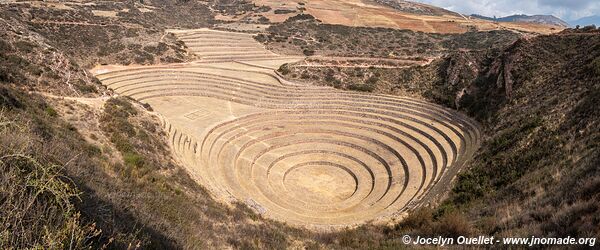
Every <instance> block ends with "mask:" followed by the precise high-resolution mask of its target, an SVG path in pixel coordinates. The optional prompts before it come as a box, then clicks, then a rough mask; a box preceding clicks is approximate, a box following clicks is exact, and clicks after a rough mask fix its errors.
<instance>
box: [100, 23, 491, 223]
mask: <svg viewBox="0 0 600 250" xmlns="http://www.w3.org/2000/svg"><path fill="white" fill-rule="evenodd" d="M171 32H173V33H175V35H176V36H177V37H178V38H179V39H181V40H182V41H184V42H185V44H186V45H187V46H188V48H189V49H190V50H191V51H192V52H193V53H195V54H196V55H197V56H198V57H199V58H201V59H200V60H199V61H195V62H192V63H187V64H173V65H162V66H148V67H123V68H115V67H112V68H110V69H108V68H107V69H99V70H97V73H98V74H97V77H98V78H99V79H100V80H101V81H102V82H103V84H105V85H106V86H108V87H109V88H111V89H113V90H114V91H115V92H116V93H119V94H120V95H126V96H129V97H131V98H133V99H135V100H137V101H140V102H142V103H148V104H150V105H151V106H152V107H153V109H154V110H155V112H156V113H157V114H158V115H159V116H160V117H161V119H162V121H163V126H164V128H165V130H166V131H168V136H169V142H170V143H171V146H172V148H173V150H174V152H175V154H176V155H177V157H179V159H180V160H181V161H182V162H183V163H184V165H185V167H186V168H187V170H188V171H189V173H190V174H191V175H192V176H193V177H194V178H195V179H196V180H197V181H198V182H199V183H200V184H201V185H203V186H204V187H206V188H207V189H208V190H210V192H211V194H212V195H213V196H214V197H215V198H216V199H217V200H220V201H223V202H232V201H241V202H244V203H246V204H247V205H249V206H250V207H252V208H253V209H255V210H256V211H258V212H259V213H261V214H263V215H264V216H266V217H269V218H272V219H276V220H280V221H284V222H287V223H290V224H292V225H299V226H308V227H327V228H332V227H334V228H335V227H342V226H349V225H357V224H361V223H365V222H369V221H385V220H388V219H390V218H394V217H398V216H399V215H400V214H402V213H403V212H410V210H411V209H414V208H416V207H418V206H421V205H423V204H426V203H427V202H430V201H433V200H435V199H436V198H437V196H439V195H441V194H442V193H443V192H445V191H446V190H448V189H449V188H450V182H451V180H452V178H453V177H454V176H455V175H456V173H457V172H458V171H459V169H460V167H461V166H462V165H463V163H464V162H465V161H466V160H468V159H469V158H470V157H472V155H473V153H474V151H475V150H476V149H477V148H478V146H479V141H480V132H479V129H478V125H477V124H476V123H475V122H474V121H472V120H471V119H469V118H467V117H465V116H463V115H461V114H459V113H457V112H454V111H452V110H448V109H445V108H443V107H440V106H438V105H434V104H430V103H427V102H424V101H422V100H418V99H413V98H407V97H398V96H387V95H376V94H365V93H356V92H345V91H339V90H335V89H333V88H329V87H318V86H311V85H303V84H297V83H293V82H289V81H286V80H284V79H282V78H281V77H280V76H279V75H277V73H276V72H275V70H274V69H276V68H278V67H279V65H281V64H283V63H286V62H293V61H297V60H299V59H301V58H299V57H285V56H279V55H276V54H273V53H271V52H269V51H267V50H266V49H264V48H263V47H262V46H261V44H259V43H257V42H255V41H254V39H253V38H252V36H251V35H249V34H242V33H232V32H223V31H214V30H208V29H201V30H186V31H171Z"/></svg>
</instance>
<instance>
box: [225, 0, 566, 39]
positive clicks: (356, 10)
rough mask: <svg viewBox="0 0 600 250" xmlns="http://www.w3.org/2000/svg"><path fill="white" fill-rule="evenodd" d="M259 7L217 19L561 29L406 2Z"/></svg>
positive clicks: (433, 28) (263, 1) (270, 2)
mask: <svg viewBox="0 0 600 250" xmlns="http://www.w3.org/2000/svg"><path fill="white" fill-rule="evenodd" d="M250 2H252V3H253V4H254V5H256V6H264V8H263V7H260V8H246V9H243V10H238V11H235V12H230V13H222V14H221V15H219V16H217V17H216V18H217V19H218V20H224V21H249V20H254V21H256V20H262V22H263V23H281V22H284V21H285V20H287V19H288V18H290V17H293V16H296V15H298V14H309V15H312V16H314V17H315V18H317V19H318V20H321V21H322V22H323V23H326V24H338V25H344V26H352V27H375V28H377V27H379V28H394V29H406V30H412V31H421V32H428V33H438V34H448V33H465V32H468V31H489V30H513V31H517V32H523V33H543V34H549V33H555V32H558V31H560V30H562V27H559V26H554V25H547V24H535V23H495V22H491V21H487V20H482V19H470V18H467V17H465V16H463V15H460V14H458V13H455V12H452V11H448V10H445V9H442V8H439V7H434V6H431V5H427V4H422V3H415V2H410V1H390V0H377V1H364V0H328V1H324V0H301V1H294V2H290V1H281V0H253V1H250Z"/></svg>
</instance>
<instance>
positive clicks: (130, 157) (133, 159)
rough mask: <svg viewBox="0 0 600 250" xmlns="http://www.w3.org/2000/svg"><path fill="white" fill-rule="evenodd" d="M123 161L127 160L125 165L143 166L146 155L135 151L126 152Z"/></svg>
mask: <svg viewBox="0 0 600 250" xmlns="http://www.w3.org/2000/svg"><path fill="white" fill-rule="evenodd" d="M123 161H124V162H125V165H127V166H131V167H135V168H141V167H143V166H144V157H143V156H141V155H139V154H137V153H133V152H127V153H124V154H123Z"/></svg>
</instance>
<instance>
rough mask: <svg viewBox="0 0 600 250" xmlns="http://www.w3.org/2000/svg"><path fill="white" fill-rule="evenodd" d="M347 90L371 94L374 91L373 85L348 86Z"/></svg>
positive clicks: (354, 84)
mask: <svg viewBox="0 0 600 250" xmlns="http://www.w3.org/2000/svg"><path fill="white" fill-rule="evenodd" d="M348 89H349V90H354V91H361V92H373V91H374V90H375V85H374V84H356V83H353V84H350V85H348Z"/></svg>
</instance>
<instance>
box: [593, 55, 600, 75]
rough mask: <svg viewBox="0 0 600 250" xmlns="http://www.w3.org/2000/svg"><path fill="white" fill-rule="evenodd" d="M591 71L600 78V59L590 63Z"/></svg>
mask: <svg viewBox="0 0 600 250" xmlns="http://www.w3.org/2000/svg"><path fill="white" fill-rule="evenodd" d="M591 66H592V70H593V71H594V73H596V75H597V76H600V57H597V58H596V59H594V61H592V64H591Z"/></svg>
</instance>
